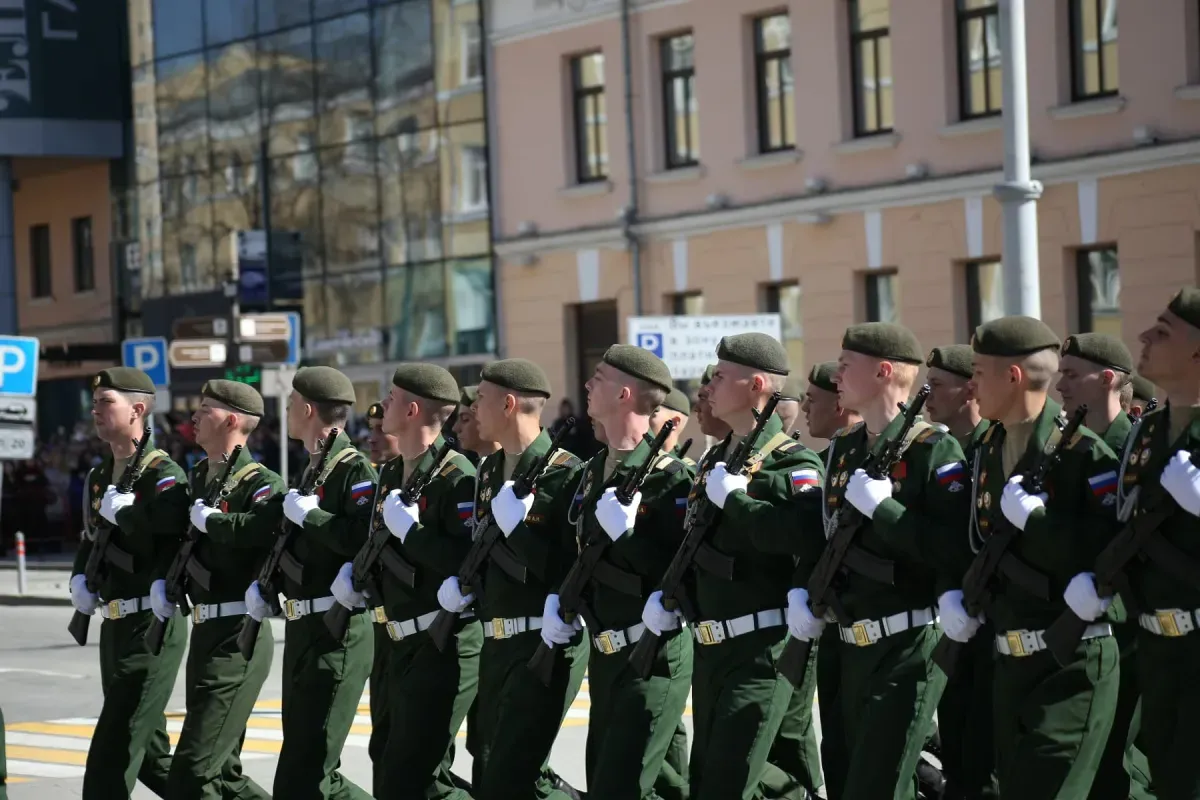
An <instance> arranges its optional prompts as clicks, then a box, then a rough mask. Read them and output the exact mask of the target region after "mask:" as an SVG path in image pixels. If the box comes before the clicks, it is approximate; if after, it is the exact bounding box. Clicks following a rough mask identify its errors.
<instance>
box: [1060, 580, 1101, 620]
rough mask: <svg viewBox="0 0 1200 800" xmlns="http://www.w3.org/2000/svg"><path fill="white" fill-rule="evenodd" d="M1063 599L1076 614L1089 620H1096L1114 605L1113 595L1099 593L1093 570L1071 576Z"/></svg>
mask: <svg viewBox="0 0 1200 800" xmlns="http://www.w3.org/2000/svg"><path fill="white" fill-rule="evenodd" d="M1063 600H1066V601H1067V605H1068V606H1070V607H1071V610H1072V611H1074V612H1075V616H1077V617H1079V618H1080V619H1082V620H1086V621H1087V622H1095V621H1096V618H1097V617H1099V616H1100V615H1101V614H1103V613H1104V612H1105V611H1108V607H1109V606H1111V605H1112V598H1111V597H1101V596H1100V595H1099V594H1097V592H1096V575H1095V573H1092V572H1081V573H1079V574H1078V575H1076V576H1075V577H1074V578H1071V582H1070V583H1068V584H1067V589H1066V591H1064V592H1063Z"/></svg>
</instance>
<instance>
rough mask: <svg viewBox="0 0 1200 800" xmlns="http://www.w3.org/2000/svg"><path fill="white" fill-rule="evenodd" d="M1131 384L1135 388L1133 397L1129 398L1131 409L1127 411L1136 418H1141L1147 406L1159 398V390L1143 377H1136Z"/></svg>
mask: <svg viewBox="0 0 1200 800" xmlns="http://www.w3.org/2000/svg"><path fill="white" fill-rule="evenodd" d="M1130 383H1131V384H1132V386H1133V393H1132V394H1133V396H1132V397H1130V398H1129V408H1127V409H1125V410H1126V411H1128V412H1129V413H1130V414H1132V415H1133V416H1134V417H1135V418H1136V417H1140V416H1141V415H1142V412H1143V411H1144V410H1145V408H1146V406H1147V404H1149V402H1150V401H1151V400H1154V399H1155V398H1156V397H1157V396H1158V389H1157V388H1156V387H1155V385H1154V384H1153V383H1151V382H1150V381H1148V380H1146V379H1145V378H1143V377H1142V376H1141V375H1134V376H1133V377H1132V379H1131V380H1130Z"/></svg>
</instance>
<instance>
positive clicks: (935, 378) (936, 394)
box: [925, 367, 971, 425]
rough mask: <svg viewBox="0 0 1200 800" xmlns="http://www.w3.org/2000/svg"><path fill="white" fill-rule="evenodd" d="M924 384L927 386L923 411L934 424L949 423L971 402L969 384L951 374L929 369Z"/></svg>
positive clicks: (965, 380)
mask: <svg viewBox="0 0 1200 800" xmlns="http://www.w3.org/2000/svg"><path fill="white" fill-rule="evenodd" d="M925 382H926V383H928V384H929V398H928V399H927V400H926V401H925V410H926V411H928V412H929V418H930V419H932V420H933V421H934V422H940V423H942V424H943V425H945V424H947V423H949V422H950V420H952V419H954V417H955V416H956V415H957V414H959V413H961V412H962V410H963V407H964V406H966V405H967V403H969V402H970V400H971V389H970V382H969V381H967V379H966V378H962V377H959V376H958V375H955V374H954V373H952V372H947V371H946V370H944V369H940V368H938V367H930V368H929V374H928V376H927V377H926V378H925Z"/></svg>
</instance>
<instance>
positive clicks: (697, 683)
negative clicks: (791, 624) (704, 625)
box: [691, 626, 792, 800]
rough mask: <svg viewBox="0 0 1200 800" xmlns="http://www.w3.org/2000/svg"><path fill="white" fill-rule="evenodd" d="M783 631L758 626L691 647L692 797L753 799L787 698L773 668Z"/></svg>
mask: <svg viewBox="0 0 1200 800" xmlns="http://www.w3.org/2000/svg"><path fill="white" fill-rule="evenodd" d="M786 633H787V629H786V628H784V627H782V626H779V627H773V628H763V629H760V630H757V631H753V632H751V633H747V634H743V635H742V636H737V637H734V638H731V639H725V640H724V641H722V642H720V643H719V644H712V645H697V646H696V664H695V669H694V672H693V680H692V711H693V718H692V719H693V723H694V725H695V731H696V739H695V741H694V742H693V744H692V762H691V770H692V791H691V798H692V800H737V798H742V799H743V800H751V798H757V797H760V796H761V791H760V786H759V781H760V780H762V774H763V770H764V769H765V768H766V765H767V754H768V753H769V752H770V751H771V745H772V744H774V742H775V736H776V734H778V733H779V726H780V724H781V723H782V722H783V715H784V713H786V711H787V707H788V702H789V701H790V700H791V698H792V685H791V684H790V683H788V682H787V681H786V680H785V679H784V678H783V677H782V676H781V675H779V674H778V673H777V672H776V671H775V663H776V661H777V660H778V659H779V655H780V653H781V652H783V644H784V639H785V635H786Z"/></svg>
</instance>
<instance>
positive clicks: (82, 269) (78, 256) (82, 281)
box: [71, 214, 96, 294]
mask: <svg viewBox="0 0 1200 800" xmlns="http://www.w3.org/2000/svg"><path fill="white" fill-rule="evenodd" d="M85 229H86V231H87V236H86V238H87V242H86V251H85V250H84V249H83V243H81V242H80V239H81V236H80V232H81V231H83V230H85ZM85 255H86V258H84V257H83V256H85ZM71 258H72V267H73V272H74V273H75V294H82V293H84V292H92V291H95V289H96V245H95V238H94V229H93V227H92V217H91V215H90V214H89V215H87V216H83V217H75V218H73V219H72V220H71ZM85 261H86V264H85V263H84V262H85Z"/></svg>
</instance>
